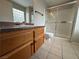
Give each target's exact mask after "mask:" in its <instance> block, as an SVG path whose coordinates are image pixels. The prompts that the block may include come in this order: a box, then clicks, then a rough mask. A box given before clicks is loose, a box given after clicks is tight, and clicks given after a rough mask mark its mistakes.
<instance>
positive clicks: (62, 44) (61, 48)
mask: <svg viewBox="0 0 79 59" xmlns="http://www.w3.org/2000/svg"><path fill="white" fill-rule="evenodd" d="M61 55H62V59H64V58H63V43H61Z"/></svg>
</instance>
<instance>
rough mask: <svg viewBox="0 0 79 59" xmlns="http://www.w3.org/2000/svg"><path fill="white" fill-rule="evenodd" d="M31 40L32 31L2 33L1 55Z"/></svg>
mask: <svg viewBox="0 0 79 59" xmlns="http://www.w3.org/2000/svg"><path fill="white" fill-rule="evenodd" d="M32 40H33V31H32V30H23V31H14V32H8V33H2V35H1V53H0V56H1V55H4V54H6V53H7V52H10V51H12V50H14V49H16V48H17V47H19V46H21V45H22V44H24V43H26V42H29V41H32Z"/></svg>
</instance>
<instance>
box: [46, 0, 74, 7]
mask: <svg viewBox="0 0 79 59" xmlns="http://www.w3.org/2000/svg"><path fill="white" fill-rule="evenodd" d="M45 1H46V3H47V6H48V7H51V6H57V5H60V4H64V3H67V2H71V1H74V0H45Z"/></svg>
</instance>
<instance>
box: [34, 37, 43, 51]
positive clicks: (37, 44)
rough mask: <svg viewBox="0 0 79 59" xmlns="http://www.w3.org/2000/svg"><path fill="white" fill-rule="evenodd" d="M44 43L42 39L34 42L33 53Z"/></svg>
mask: <svg viewBox="0 0 79 59" xmlns="http://www.w3.org/2000/svg"><path fill="white" fill-rule="evenodd" d="M43 43H44V37H41V38H40V39H38V40H37V41H35V52H36V51H37V50H38V49H39V48H40V47H41V46H42V44H43Z"/></svg>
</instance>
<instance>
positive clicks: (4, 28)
mask: <svg viewBox="0 0 79 59" xmlns="http://www.w3.org/2000/svg"><path fill="white" fill-rule="evenodd" d="M39 27H45V26H34V25H16V26H15V25H14V26H0V32H11V31H17V30H27V29H34V28H39Z"/></svg>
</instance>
